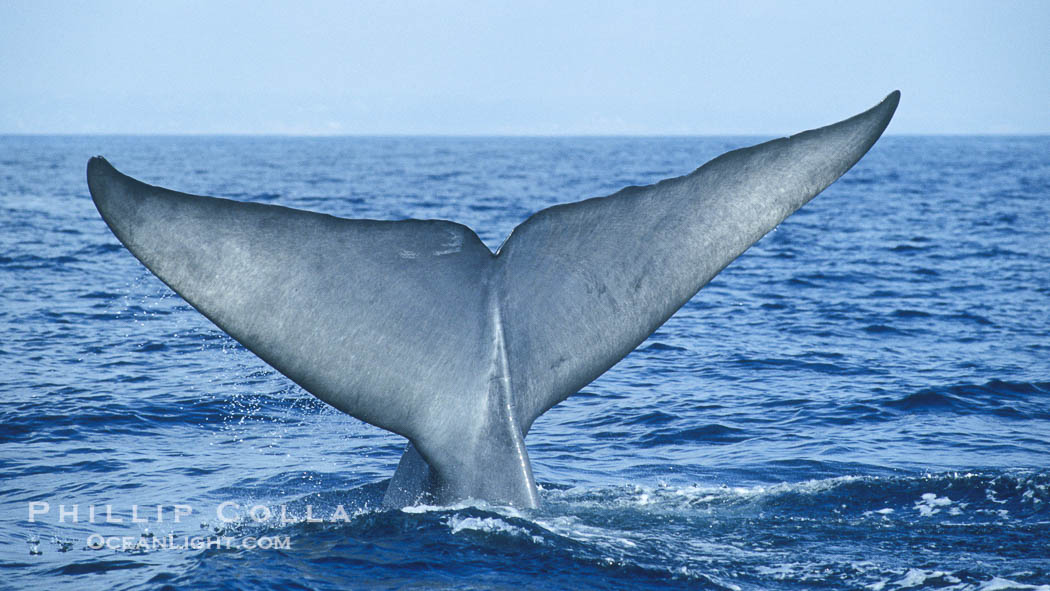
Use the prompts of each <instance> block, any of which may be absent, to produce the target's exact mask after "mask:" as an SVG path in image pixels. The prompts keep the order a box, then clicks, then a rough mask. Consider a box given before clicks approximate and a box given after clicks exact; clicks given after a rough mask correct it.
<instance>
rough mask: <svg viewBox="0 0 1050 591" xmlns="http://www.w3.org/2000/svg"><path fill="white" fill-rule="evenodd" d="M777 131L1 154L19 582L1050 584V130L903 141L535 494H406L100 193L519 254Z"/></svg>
mask: <svg viewBox="0 0 1050 591" xmlns="http://www.w3.org/2000/svg"><path fill="white" fill-rule="evenodd" d="M760 139H762V138H407V137H406V138H225V137H0V208H2V215H0V228H2V230H0V237H2V240H3V249H2V251H0V331H2V334H3V340H2V341H0V474H2V476H0V588H2V587H10V588H50V589H62V588H68V589H85V588H105V589H132V588H135V589H137V588H192V589H208V588H222V589H226V588H229V589H234V588H235V589H286V588H298V589H345V588H353V589H399V588H415V589H430V588H438V589H446V588H447V589H510V588H523V587H524V588H529V589H578V590H585V589H667V588H690V589H692V588H699V589H814V588H822V589H859V588H867V589H871V590H873V591H881V590H897V589H918V588H944V589H978V590H984V591H993V590H1001V589H1032V588H1041V589H1050V232H1048V228H1050V138H1048V137H886V138H883V139H882V140H880V142H879V143H878V144H877V145H876V146H875V148H874V149H873V150H872V151H871V153H869V154H868V155H867V156H866V157H865V158H864V159H863V160H862V161H861V162H860V163H859V164H858V165H857V166H856V167H855V168H854V169H853V170H852V171H850V172H849V173H848V174H847V175H846V176H845V177H843V178H842V179H841V180H840V181H839V182H837V183H836V184H834V185H833V186H832V187H831V188H830V189H828V190H827V191H825V193H824V194H822V195H821V196H819V197H817V199H815V200H814V201H813V202H812V203H810V204H809V205H807V206H806V207H805V208H803V209H802V210H801V211H800V212H799V213H797V214H796V215H794V216H793V217H792V218H790V219H789V220H788V221H787V222H785V223H784V224H783V225H781V226H780V227H779V228H778V229H777V230H776V231H774V232H772V233H770V234H769V235H768V236H766V238H764V239H763V240H762V241H761V242H759V243H758V244H757V245H755V246H754V247H753V248H752V249H751V250H750V251H748V252H747V253H745V254H744V255H743V256H742V257H741V258H740V259H738V260H737V261H736V262H734V263H733V264H732V265H730V266H729V267H728V268H727V269H726V270H725V271H724V272H723V273H722V274H721V275H719V276H718V277H717V278H716V279H715V280H714V281H712V282H711V284H710V285H708V286H707V287H706V288H704V289H703V290H702V291H701V292H700V293H699V294H698V295H697V296H696V297H695V298H693V300H692V301H691V302H689V303H688V304H687V305H686V306H685V307H684V308H683V309H682V310H681V311H679V313H678V314H677V315H676V316H674V317H673V318H672V319H671V320H670V321H668V322H667V324H665V325H664V326H663V327H662V328H660V329H659V330H658V331H657V332H656V333H655V334H654V335H653V336H652V337H651V338H650V339H649V340H648V341H647V342H646V343H644V344H643V345H642V346H641V347H639V348H638V350H636V351H635V352H634V353H632V354H631V355H629V356H628V357H627V358H626V359H624V360H623V361H622V362H621V363H620V364H618V365H617V366H616V367H614V368H613V369H611V370H610V371H609V372H607V373H606V374H605V375H604V376H602V377H601V378H599V379H598V380H597V381H595V382H594V383H592V384H591V385H590V386H588V387H587V388H585V389H584V390H583V391H582V392H580V393H579V394H577V395H575V396H573V397H571V398H570V399H569V400H567V401H566V402H564V403H562V404H561V405H559V406H557V407H555V408H554V409H552V410H551V411H550V412H548V413H547V414H546V415H544V416H543V417H541V418H540V419H539V420H538V421H537V422H536V424H535V426H534V427H533V429H532V431H531V432H530V433H529V437H528V440H527V443H528V446H529V453H530V456H531V458H532V462H533V468H534V470H535V474H536V478H537V480H538V481H539V482H540V483H541V485H542V491H541V496H542V500H543V506H542V507H541V508H540V509H537V510H533V511H521V510H515V509H511V508H507V507H497V506H488V505H484V504H464V505H461V506H453V507H420V508H415V509H412V510H407V511H401V510H396V511H391V510H383V509H381V508H380V507H379V501H380V499H381V497H382V493H383V490H384V487H385V482H386V480H387V479H388V478H389V477H390V476H391V474H392V473H393V470H394V467H395V465H396V463H397V460H398V458H399V457H400V454H401V451H402V449H403V446H404V441H403V440H402V439H400V438H399V437H397V436H395V435H391V434H389V433H385V432H383V431H381V430H379V429H377V428H374V427H371V426H369V425H365V424H363V423H361V422H359V421H357V420H355V419H352V418H350V417H348V416H345V415H343V414H341V413H339V412H337V411H335V410H333V409H331V408H328V407H326V406H325V405H324V404H322V403H320V402H318V401H316V400H314V399H313V398H312V397H311V396H310V395H309V394H306V393H305V392H303V391H301V390H300V389H298V388H297V387H295V386H294V385H292V384H291V383H290V382H289V381H288V380H287V379H285V378H283V377H282V376H281V375H279V374H277V373H276V372H275V371H274V370H272V369H270V368H269V367H268V366H266V365H265V364H263V363H262V362H261V361H259V360H258V359H257V358H255V357H254V356H253V355H252V354H250V353H248V352H247V351H245V350H244V349H243V348H241V347H240V346H239V345H237V344H236V343H235V342H233V341H232V340H231V339H230V338H228V337H227V336H226V335H225V334H223V333H222V332H221V331H219V330H218V329H217V328H215V327H214V326H212V325H211V324H210V323H209V322H208V321H207V320H205V319H204V318H203V317H202V316H200V315H199V314H198V313H197V312H195V311H194V310H192V309H191V308H190V307H189V306H188V305H187V304H185V302H183V301H182V300H181V299H180V298H179V297H177V296H175V295H173V294H172V293H171V292H170V291H169V290H168V289H167V288H166V287H164V286H163V285H162V284H161V283H160V281H158V280H157V279H155V278H154V277H153V276H152V275H150V274H149V273H148V272H147V271H146V270H145V269H144V268H143V267H142V266H141V265H140V264H139V263H138V262H137V261H136V260H135V259H134V258H133V257H132V256H131V255H130V254H129V253H128V252H127V251H126V250H125V249H124V248H123V247H122V246H121V245H120V244H119V243H118V242H117V240H116V238H114V237H113V235H112V234H111V233H110V232H109V230H108V229H107V228H106V226H105V224H104V223H103V222H102V220H101V218H100V217H99V216H98V214H97V212H96V211H95V209H94V207H93V205H92V203H91V200H90V198H89V196H88V193H87V186H86V183H85V180H84V167H85V164H86V162H87V159H88V157H90V156H92V155H94V154H103V155H105V156H106V157H107V158H109V159H110V161H111V162H113V163H114V164H115V165H116V166H117V167H118V168H119V169H121V170H122V171H124V172H126V173H128V174H130V175H132V176H135V177H137V178H140V179H142V180H144V181H146V182H150V183H152V184H158V185H163V186H167V187H171V188H175V189H178V190H181V191H185V192H191V193H198V194H209V195H216V196H223V197H230V198H234V199H241V200H248V201H257V202H263V203H279V204H282V205H287V206H291V207H298V208H303V209H311V210H316V211H322V212H325V213H330V214H334V215H339V216H344V217H368V218H378V219H402V218H408V217H416V218H444V219H451V220H455V221H458V222H461V223H464V224H467V225H468V226H470V227H472V228H474V229H475V230H476V231H477V232H478V234H479V235H480V236H481V238H482V239H483V240H484V241H485V242H486V243H487V244H488V245H489V246H490V247H492V248H496V247H497V246H498V245H499V244H500V242H501V241H502V240H503V238H504V237H505V236H506V235H507V234H509V232H510V231H511V229H513V228H514V226H516V225H517V224H519V223H520V222H522V221H523V220H525V219H526V218H527V217H528V216H529V215H530V214H531V213H533V212H535V211H537V210H539V209H542V208H544V207H547V206H550V205H553V204H556V203H561V202H566V201H574V200H578V199H582V198H586V197H592V196H597V195H604V194H608V193H611V192H613V191H615V190H617V189H619V188H621V187H623V186H626V185H632V184H648V183H651V182H654V181H656V180H659V179H662V178H665V177H669V176H677V175H681V174H685V173H687V172H690V171H691V170H693V169H694V168H696V167H697V166H698V165H700V164H701V163H703V162H705V161H706V160H708V159H710V158H712V157H714V156H717V155H718V154H720V153H722V152H724V151H726V150H729V149H732V148H736V147H740V146H743V145H749V144H752V143H756V142H757V141H759V140H760ZM45 504H46V505H45ZM107 505H109V511H110V515H111V516H112V519H111V521H115V520H116V519H121V520H122V521H121V522H120V523H106V518H105V512H106V506H107ZM74 506H75V511H76V513H75V514H74V513H73V512H74ZM45 507H46V510H45ZM158 507H159V517H160V519H158ZM92 508H93V509H92ZM92 510H93V511H94V512H95V515H94V519H93V520H89V517H90V512H91V511H92ZM133 511H134V514H133ZM282 511H284V515H286V516H288V517H289V518H288V519H281V518H280V516H281V512H282ZM307 511H309V514H308V513H307ZM267 514H269V515H267ZM307 515H309V516H311V517H315V518H318V519H320V521H307V520H306V519H305V518H306V517H307ZM31 516H32V519H31ZM176 516H178V517H179V521H175V519H176ZM267 517H269V519H267ZM133 518H136V520H135V521H133ZM223 518H229V521H227V520H224V519H223ZM92 521H94V522H92ZM224 539H225V540H228V541H229V542H228V543H224V542H222V541H221V540H224ZM248 539H252V540H256V544H255V545H256V546H260V545H264V543H262V541H263V540H267V542H265V543H266V544H269V545H271V546H276V547H270V548H259V547H249V545H250V544H249V542H247V541H246V540H248ZM100 540H102V543H100ZM215 540H220V541H219V542H216V541H215ZM165 543H167V544H168V545H167V546H165V545H164V544H165ZM179 544H184V545H187V546H188V547H185V548H184V547H181V546H179ZM99 545H101V546H102V547H101V548H98V547H97V546H99Z"/></svg>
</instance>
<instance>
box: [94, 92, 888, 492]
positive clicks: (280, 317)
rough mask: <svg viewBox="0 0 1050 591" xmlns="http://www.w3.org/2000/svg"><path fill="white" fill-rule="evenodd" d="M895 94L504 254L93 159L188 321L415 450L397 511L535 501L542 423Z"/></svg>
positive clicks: (423, 224) (429, 232)
mask: <svg viewBox="0 0 1050 591" xmlns="http://www.w3.org/2000/svg"><path fill="white" fill-rule="evenodd" d="M898 100H899V93H898V92H894V93H892V94H890V95H889V96H888V97H887V98H886V99H885V100H884V101H882V102H881V103H880V104H878V105H876V106H875V107H873V108H872V109H870V110H868V111H866V112H864V113H861V114H859V115H856V116H854V117H852V118H850V119H847V120H845V121H842V122H839V123H836V124H834V125H830V126H827V127H823V128H820V129H815V130H811V131H806V132H803V133H800V134H797V135H794V136H791V137H789V138H781V139H777V140H773V141H770V142H766V143H763V144H759V145H757V146H754V147H750V148H745V149H741V150H735V151H732V152H729V153H727V154H724V155H722V156H719V157H718V158H715V159H714V160H712V161H710V162H708V163H707V164H705V165H704V166H702V167H700V168H699V169H697V170H696V171H694V172H693V173H691V174H688V175H686V176H682V177H678V178H674V179H668V180H664V181H661V182H659V183H657V184H655V185H650V186H646V187H628V188H626V189H623V190H621V191H619V192H617V193H615V194H613V195H610V196H608V197H602V198H594V199H588V200H585V201H580V202H577V203H569V204H564V205H557V206H554V207H551V208H548V209H545V210H543V211H540V212H538V213H536V214H535V215H533V216H532V217H530V218H529V219H528V220H526V221H525V222H524V223H522V224H521V225H520V226H518V227H517V228H515V229H514V231H513V232H512V234H511V235H510V237H508V238H507V240H506V241H505V242H504V244H503V245H502V246H501V247H500V249H499V251H498V252H497V253H492V252H491V251H490V250H489V249H488V248H487V247H486V246H485V245H484V244H483V243H482V242H481V240H479V239H478V237H477V235H476V234H475V233H474V232H473V231H472V230H470V228H467V227H466V226H462V225H460V224H456V223H453V222H448V221H439V220H404V221H377V220H349V219H341V218H336V217H332V216H328V215H323V214H317V213H312V212H307V211H300V210H295V209H289V208H286V207H280V206H274V205H263V204H258V203H244V202H237V201H231V200H227V199H218V198H213V197H201V196H194V195H188V194H184V193H178V192H175V191H170V190H167V189H163V188H160V187H154V186H151V185H147V184H145V183H142V182H139V181H137V180H135V179H133V178H131V177H128V176H126V175H124V174H121V173H120V172H118V171H117V170H116V169H115V168H113V167H112V166H111V165H110V164H109V163H108V162H107V161H106V160H105V159H103V158H101V157H96V158H92V159H91V160H90V161H89V162H88V167H87V178H88V186H89V188H90V191H91V195H92V198H93V199H94V202H95V205H96V207H97V208H98V210H99V212H100V213H101V214H102V217H103V218H104V219H105V221H106V223H107V224H108V225H109V227H110V228H111V229H112V230H113V233H114V234H115V235H116V236H117V238H119V239H120V241H121V242H122V243H123V244H124V245H125V246H126V247H127V248H128V250H130V251H131V252H132V254H134V255H135V256H136V257H137V258H138V259H139V260H140V261H142V263H143V264H144V265H145V266H146V267H147V268H149V270H150V271H152V272H153V273H154V274H156V275H157V277H159V278H160V279H161V280H162V281H164V283H166V284H167V285H168V286H169V287H171V288H172V289H173V290H175V291H176V292H177V293H178V294H179V295H181V296H182V297H183V298H185V299H186V301H188V302H189V303H190V304H191V305H193V306H194V307H195V308H196V309H197V310H199V311H200V312H201V313H202V314H204V315H205V316H206V317H208V318H209V319H210V320H211V321H212V322H214V323H215V324H216V325H218V326H219V327H220V328H222V329H223V330H224V331H226V332H227V333H229V334H230V336H232V337H233V338H234V339H236V340H237V341H239V342H240V343H242V344H243V345H244V346H245V347H247V348H248V349H250V350H251V351H252V352H254V353H255V354H257V355H258V356H259V357H261V358H262V359H263V360H264V361H266V362H267V363H269V364H270V365H272V366H273V367H274V368H276V369H277V370H278V371H280V372H281V373H283V374H284V375H286V376H288V377H289V378H290V379H291V380H293V381H294V382H295V383H297V384H299V385H300V386H302V387H303V388H304V389H305V390H307V391H308V392H310V393H311V394H313V395H315V396H317V397H318V398H320V399H321V400H324V401H325V402H327V403H329V404H331V405H332V406H334V407H336V408H338V409H340V410H342V411H344V412H346V413H348V414H350V415H353V416H355V417H357V418H359V419H361V420H363V421H366V422H368V423H371V424H373V425H376V426H379V427H382V428H384V429H387V430H390V431H393V432H395V433H398V434H399V435H402V436H404V437H406V438H407V439H408V440H409V441H410V445H409V447H408V449H407V451H406V453H405V456H404V457H403V458H402V461H401V464H400V466H399V469H398V472H397V474H395V477H394V478H393V479H392V481H391V486H390V491H389V492H388V494H387V501H388V502H389V503H392V504H404V503H409V502H412V501H414V500H416V499H418V497H419V495H420V494H422V493H427V494H430V495H432V498H433V500H434V501H435V502H449V501H452V500H457V499H463V498H468V497H472V498H480V499H485V500H488V501H491V502H499V503H510V504H515V505H520V506H526V507H531V506H535V505H536V504H537V502H538V497H537V492H536V486H535V482H534V480H533V476H532V470H531V467H530V464H529V460H528V454H527V452H526V450H525V444H524V437H525V434H526V433H528V430H529V428H530V427H531V425H532V423H533V421H535V420H536V418H537V417H539V416H540V415H541V414H543V413H544V412H546V411H547V410H548V409H549V408H551V407H552V406H554V405H555V404H557V403H558V402H560V401H562V400H564V399H565V398H566V397H568V396H570V395H571V394H573V393H574V392H576V391H578V390H579V389H580V388H582V387H584V386H585V385H586V384H588V383H589V382H591V381H592V380H593V379H595V378H596V377H598V376H599V375H601V374H602V373H603V372H604V371H605V370H607V369H608V368H609V367H611V366H612V365H614V364H615V363H616V362H617V361H619V360H620V359H621V358H623V357H624V356H625V355H626V354H627V353H629V352H630V351H631V350H633V349H634V348H635V347H636V346H637V345H638V344H640V343H641V342H642V341H643V340H645V338H646V337H648V335H649V334H651V333H652V332H653V331H654V330H656V328H658V327H659V326H660V325H661V324H663V322H664V321H666V320H667V319H668V318H669V317H670V316H671V315H672V314H673V313H674V312H675V311H676V310H677V309H678V308H679V307H681V306H682V305H683V304H684V303H685V302H687V301H688V300H689V299H690V298H691V297H692V296H693V295H694V294H695V293H696V292H697V291H698V290H699V289H700V288H701V287H703V286H704V285H705V284H706V283H707V282H708V281H710V280H711V278H712V277H714V276H715V275H716V274H717V273H718V272H719V271H721V270H722V269H723V268H724V267H725V266H726V265H728V264H729V263H730V262H731V261H732V260H733V259H735V258H736V257H737V256H739V255H740V254H741V253H742V252H744V251H745V250H746V249H747V248H748V247H749V246H751V245H752V244H753V243H755V242H756V241H757V240H758V239H759V238H761V237H762V236H763V235H765V234H766V233H767V232H769V231H770V230H772V229H773V228H774V227H775V226H776V225H777V224H779V223H780V222H781V221H782V220H783V219H784V218H786V217H787V216H788V215H790V214H791V213H793V212H794V211H795V210H797V209H798V208H799V207H801V206H802V205H803V204H805V203H806V202H807V201H809V200H810V199H812V198H813V197H814V196H815V195H817V194H818V193H819V192H820V191H822V190H823V189H824V188H825V187H827V186H828V185H830V184H831V183H832V182H834V181H835V180H836V179H838V178H839V177H840V176H841V175H842V174H843V173H845V172H846V171H847V170H849V168H850V167H851V166H853V164H854V163H856V162H857V161H858V160H859V159H860V158H861V157H862V156H863V155H864V154H865V153H866V152H867V151H868V149H869V148H870V147H871V146H872V145H873V144H874V143H875V141H876V140H877V139H878V138H879V136H880V135H881V134H882V132H883V131H884V130H885V128H886V126H887V125H888V124H889V121H890V118H891V117H892V115H893V113H894V110H895V109H896V106H897V103H898Z"/></svg>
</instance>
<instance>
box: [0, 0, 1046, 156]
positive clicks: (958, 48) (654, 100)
mask: <svg viewBox="0 0 1050 591" xmlns="http://www.w3.org/2000/svg"><path fill="white" fill-rule="evenodd" d="M1048 31H1050V1H1046V0H1037V1H1030V2H1017V1H995V2H965V1H951V2H942V1H921V0H912V1H908V2H902V1H896V0H881V1H879V2H824V1H819V2H818V1H791V2H786V1H785V2H768V1H748V2H728V1H726V2H703V1H691V2H671V1H668V2H656V1H651V2H641V1H637V2H627V1H620V0H609V1H605V2H583V1H580V2H571V1H565V0H563V1H561V2H532V1H527V0H526V1H519V2H506V1H505V2H485V1H477V2H462V1H459V0H442V1H434V2H421V1H411V2H395V1H387V2H353V1H343V2H310V1H305V2H303V1H300V2H294V3H293V2H267V1H260V0H252V1H228V2H214V1H206V2H205V1H200V2H199V1H193V0H183V1H167V2H159V1H158V2H120V1H112V0H93V1H87V2H78V1H58V0H53V1H39V0H34V1H21V0H0V133H5V134H9V133H29V134H35V133H47V134H99V133H103V134H108V133H119V134H309V135H357V134H367V135H386V134H399V135H400V134H418V135H669V134H675V135H677V134H688V135H729V134H749V135H752V134H757V135H771V134H784V133H793V132H795V131H799V130H802V129H807V128H811V127H816V126H820V125H824V124H827V123H831V122H834V121H837V120H839V119H842V118H844V117H847V116H850V115H852V114H854V113H857V112H859V111H862V110H864V109H866V108H868V107H870V106H872V105H874V104H875V103H876V102H878V101H879V100H881V99H882V98H883V97H884V96H885V95H886V94H888V93H889V92H890V91H892V90H894V89H900V90H901V92H902V94H903V97H902V100H901V106H900V108H899V109H898V111H897V115H896V117H895V119H894V120H893V123H892V125H891V127H890V129H889V132H888V133H893V134H928V133H946V134H971V133H973V134H985V133H1006V134H1018V133H1025V134H1027V133H1040V134H1046V133H1050V33H1048Z"/></svg>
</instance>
